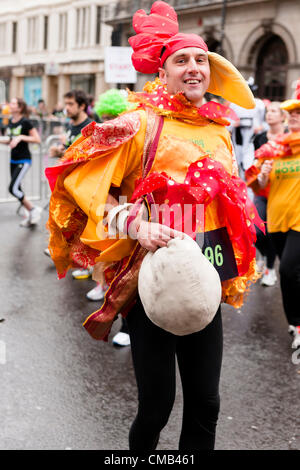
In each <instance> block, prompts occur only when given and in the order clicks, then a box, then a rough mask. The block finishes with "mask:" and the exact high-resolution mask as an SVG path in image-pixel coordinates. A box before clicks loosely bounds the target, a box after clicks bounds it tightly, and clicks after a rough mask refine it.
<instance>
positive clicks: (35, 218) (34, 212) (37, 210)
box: [29, 206, 43, 225]
mask: <svg viewBox="0 0 300 470" xmlns="http://www.w3.org/2000/svg"><path fill="white" fill-rule="evenodd" d="M42 212H43V209H42V208H41V207H38V206H36V207H34V208H33V209H31V211H30V212H29V222H30V224H31V225H35V224H37V223H38V222H39V221H40V219H41V215H42Z"/></svg>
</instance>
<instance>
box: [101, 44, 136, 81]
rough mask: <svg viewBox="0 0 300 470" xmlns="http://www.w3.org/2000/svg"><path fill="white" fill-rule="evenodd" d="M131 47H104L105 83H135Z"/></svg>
mask: <svg viewBox="0 0 300 470" xmlns="http://www.w3.org/2000/svg"><path fill="white" fill-rule="evenodd" d="M132 52H133V51H132V49H131V47H106V48H105V81H106V83H136V71H135V69H134V67H133V65H132V63H131V54H132Z"/></svg>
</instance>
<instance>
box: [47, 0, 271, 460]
mask: <svg viewBox="0 0 300 470" xmlns="http://www.w3.org/2000/svg"><path fill="white" fill-rule="evenodd" d="M133 27H134V29H135V31H136V33H137V34H136V36H134V37H132V38H130V44H131V46H132V48H133V50H134V53H133V56H132V62H133V65H134V66H135V68H136V69H137V70H138V71H139V72H142V73H156V72H158V73H159V79H158V80H155V82H152V83H148V84H147V85H146V87H145V91H144V93H136V94H134V93H133V94H132V95H131V96H130V100H131V101H133V102H135V103H136V104H137V106H138V110H135V111H131V112H128V113H126V114H124V115H121V116H120V117H118V118H117V119H115V120H114V121H109V122H107V123H104V124H102V125H100V126H99V125H97V124H94V123H93V124H91V125H89V126H88V127H86V128H85V129H84V130H83V136H82V138H81V139H80V140H79V141H77V143H75V144H74V145H73V146H71V147H70V148H69V150H68V151H67V152H66V154H65V156H64V158H63V162H62V165H60V166H59V167H56V168H52V169H50V168H49V169H48V170H46V174H47V176H48V179H49V183H50V186H51V188H52V190H53V193H52V197H51V201H50V217H49V229H50V251H51V253H52V257H53V260H54V261H55V263H56V267H57V271H58V275H59V277H63V276H64V275H65V273H66V271H67V269H69V268H70V267H72V265H73V263H74V261H75V262H76V260H77V259H78V257H80V258H84V259H85V260H86V263H95V269H96V267H97V266H98V263H105V266H106V269H105V275H106V279H107V283H108V284H109V289H108V291H107V292H106V294H105V299H104V303H103V306H102V307H101V308H100V309H99V310H98V311H96V312H94V313H93V314H92V315H90V317H89V318H88V319H87V320H86V321H85V323H84V326H85V328H86V329H87V331H88V332H89V333H90V334H91V336H92V337H93V338H95V339H104V340H107V336H108V334H109V332H110V329H111V325H112V323H113V321H114V319H115V318H116V315H117V314H118V313H121V314H122V315H123V316H126V318H127V322H128V325H129V331H130V341H131V351H132V356H133V364H134V369H135V374H136V379H137V386H138V397H139V407H138V414H137V417H136V419H135V420H134V422H133V424H132V426H131V429H130V434H129V447H130V449H131V450H133V451H151V450H154V449H155V448H156V446H157V444H158V441H159V434H160V431H161V430H162V429H163V428H164V426H165V425H166V423H167V421H168V419H169V415H170V413H171V410H172V407H173V403H174V398H175V389H176V385H175V358H176V356H177V360H178V364H179V370H180V374H181V380H182V387H183V393H184V410H183V423H182V429H181V435H180V440H179V449H180V450H181V451H183V450H184V451H192V450H201V449H213V448H214V442H215V429H216V423H217V418H218V413H219V378H220V371H221V361H222V321H221V311H220V308H219V309H218V310H217V312H216V314H215V316H214V319H213V320H212V321H211V323H210V324H209V325H208V326H207V327H206V328H204V329H203V330H201V331H199V332H196V333H194V334H190V335H186V336H177V335H174V334H172V333H169V332H167V331H165V330H163V329H161V328H159V327H158V326H156V325H154V323H152V322H151V321H150V320H149V318H148V317H147V316H146V314H145V311H144V309H143V306H142V304H141V301H140V300H139V298H138V293H137V292H138V291H137V287H138V274H139V268H140V265H141V262H142V260H143V259H144V257H145V256H146V253H147V252H148V251H152V252H154V251H155V250H156V249H159V247H165V246H166V245H167V243H168V242H169V241H171V240H172V239H173V238H174V237H176V236H178V237H180V238H181V237H182V236H183V234H182V232H179V231H177V230H176V227H177V225H176V224H175V225H174V224H171V226H170V227H169V226H166V225H163V224H160V223H158V222H154V221H152V219H151V220H150V221H149V220H146V219H143V218H142V214H144V213H145V214H146V213H147V210H146V209H145V208H146V207H147V204H148V203H149V202H150V196H151V195H152V196H153V198H154V201H155V203H157V204H158V205H162V206H163V204H165V207H169V205H171V202H170V198H172V199H173V202H174V203H176V204H180V205H181V204H182V205H184V201H185V200H186V201H193V203H192V208H193V210H194V209H196V207H197V205H198V204H202V203H203V204H204V207H205V227H203V224H202V220H200V219H193V220H194V225H193V230H192V231H193V234H192V233H191V232H189V231H188V230H187V229H186V230H187V232H186V233H191V235H193V236H194V238H196V239H197V240H198V241H199V244H200V245H201V246H203V244H202V242H203V239H204V242H205V243H207V248H208V249H207V250H206V248H205V246H204V247H203V250H204V252H206V253H207V254H210V255H212V254H214V253H215V254H216V255H217V260H218V263H214V259H213V256H210V259H211V262H212V263H214V266H215V268H216V269H218V272H219V275H220V277H221V279H222V295H223V301H225V302H227V303H229V304H231V305H234V306H236V307H237V306H241V305H242V303H243V294H244V292H245V290H246V288H247V286H248V285H249V282H251V281H255V280H256V279H257V274H256V270H255V247H254V246H253V242H254V240H255V228H254V222H255V223H262V222H261V220H260V219H259V217H258V216H257V214H256V212H255V208H254V206H253V205H252V204H251V201H250V200H249V199H248V198H247V189H246V185H245V184H244V183H243V181H242V180H241V179H240V178H239V177H238V176H235V175H236V174H237V166H236V162H235V159H234V158H233V155H232V145H231V142H230V136H229V133H228V131H227V129H226V125H227V124H228V121H227V119H226V116H232V114H231V112H230V110H229V109H228V108H225V107H223V106H222V105H220V104H219V103H213V102H210V103H207V104H205V105H203V104H202V103H203V97H204V94H205V92H206V91H209V92H211V93H213V94H216V95H220V96H222V97H223V98H225V99H228V100H229V101H231V102H232V101H234V102H236V103H238V104H239V105H241V106H244V107H249V108H251V107H253V106H254V99H253V96H252V94H251V91H250V89H249V87H248V85H247V83H246V82H245V81H244V79H243V78H242V76H241V75H240V74H239V73H238V71H237V70H236V69H235V68H234V67H233V66H232V65H231V64H230V63H229V62H228V61H227V60H226V59H224V58H223V57H221V56H219V55H218V54H214V53H210V52H208V49H207V45H206V44H205V42H204V41H203V39H202V38H201V37H199V36H197V35H195V34H180V33H178V23H177V15H176V13H175V10H174V9H173V8H172V7H170V6H169V5H168V4H166V3H164V2H162V1H158V2H155V3H154V4H153V6H152V8H151V14H150V15H149V16H147V15H146V14H145V12H144V11H143V10H139V11H138V12H137V13H136V14H135V15H134V17H133ZM141 162H142V163H141ZM150 193H151V194H150ZM121 196H122V197H123V200H124V199H126V198H127V200H129V199H131V204H133V206H132V205H130V206H128V203H126V202H124V203H123V202H121ZM141 198H142V199H141ZM183 198H185V199H183ZM109 204H111V206H112V208H109ZM145 204H146V205H145ZM136 211H138V215H136ZM162 215H164V213H163V214H162ZM104 216H106V217H105V220H104ZM150 217H154V214H153V211H151V214H150ZM105 221H106V222H105ZM114 229H116V230H117V237H116V238H112V239H110V238H107V233H111V230H112V231H113V230H114ZM203 230H205V233H203ZM127 231H129V234H130V237H129V238H128V237H126V233H127ZM198 231H199V237H197V235H196V232H198ZM123 235H124V236H123ZM148 235H149V236H148ZM220 250H221V251H220ZM220 253H221V254H222V260H221V259H220V257H219V254H220ZM223 256H224V257H223ZM102 268H103V265H102V267H101V269H102ZM166 281H167V280H166ZM179 294H180V291H178V292H174V295H179ZM157 302H159V299H157ZM183 314H188V312H183Z"/></svg>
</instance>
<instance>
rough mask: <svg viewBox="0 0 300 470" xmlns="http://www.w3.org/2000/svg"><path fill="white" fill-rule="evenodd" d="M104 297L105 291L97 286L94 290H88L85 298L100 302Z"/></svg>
mask: <svg viewBox="0 0 300 470" xmlns="http://www.w3.org/2000/svg"><path fill="white" fill-rule="evenodd" d="M104 296H105V290H104V289H103V288H102V286H101V285H100V284H97V285H96V287H94V289H92V290H90V291H89V292H88V293H87V294H86V297H87V298H88V299H89V300H102V299H104Z"/></svg>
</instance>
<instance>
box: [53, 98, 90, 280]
mask: <svg viewBox="0 0 300 470" xmlns="http://www.w3.org/2000/svg"><path fill="white" fill-rule="evenodd" d="M64 101H65V112H66V114H67V116H68V118H70V120H71V122H70V123H69V124H68V126H67V130H66V134H65V135H63V136H62V143H61V144H59V145H53V146H51V147H50V150H49V151H50V156H51V157H53V158H61V157H62V156H63V155H64V153H65V151H66V149H67V148H69V146H70V145H72V144H73V143H74V142H75V141H76V140H77V139H78V138H79V137H80V136H81V131H82V129H83V128H84V127H85V126H87V125H88V124H89V123H90V122H92V120H91V119H90V118H89V117H88V115H87V108H88V98H87V96H86V94H85V92H84V91H82V90H70V91H68V92H67V93H66V94H65V95H64ZM44 253H45V254H46V255H47V256H50V252H49V248H46V249H45V250H44ZM92 272H93V269H92V267H91V266H88V267H87V268H85V269H83V268H77V269H75V270H74V271H73V272H72V277H73V278H74V279H87V278H89V277H90V276H91V275H92Z"/></svg>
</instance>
